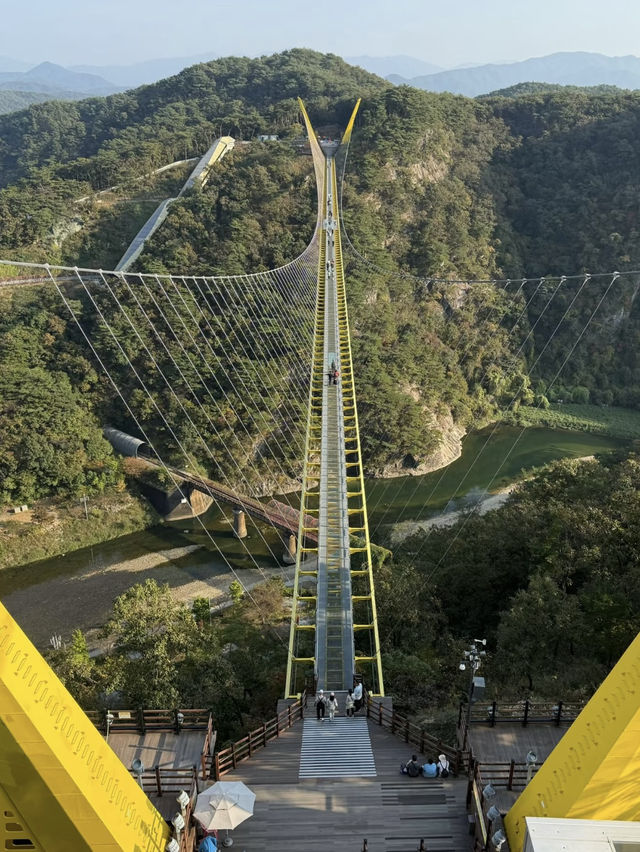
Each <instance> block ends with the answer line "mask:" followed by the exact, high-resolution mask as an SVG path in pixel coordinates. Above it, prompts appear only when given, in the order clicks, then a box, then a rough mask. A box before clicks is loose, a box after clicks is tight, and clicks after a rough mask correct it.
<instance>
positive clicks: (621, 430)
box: [504, 403, 640, 440]
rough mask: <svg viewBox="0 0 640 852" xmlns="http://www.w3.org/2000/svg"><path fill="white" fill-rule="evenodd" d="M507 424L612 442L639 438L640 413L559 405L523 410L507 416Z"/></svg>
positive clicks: (607, 407)
mask: <svg viewBox="0 0 640 852" xmlns="http://www.w3.org/2000/svg"><path fill="white" fill-rule="evenodd" d="M504 422H505V423H509V424H512V425H517V426H549V427H551V428H553V429H571V430H573V431H578V432H592V433H594V434H598V435H609V436H611V437H612V438H621V439H623V440H634V439H637V438H640V411H636V410H635V409H632V408H616V407H614V406H600V405H572V404H569V403H567V404H562V405H559V404H556V405H552V406H551V407H550V408H547V409H543V408H533V407H531V408H529V407H527V406H523V407H522V408H520V409H519V410H518V411H517V412H516V413H515V414H511V413H508V414H506V415H505V416H504Z"/></svg>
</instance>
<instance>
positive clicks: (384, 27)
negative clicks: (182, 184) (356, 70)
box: [0, 0, 640, 67]
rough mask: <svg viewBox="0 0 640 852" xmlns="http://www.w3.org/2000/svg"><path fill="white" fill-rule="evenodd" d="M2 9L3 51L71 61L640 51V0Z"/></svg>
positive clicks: (85, 4) (135, 2) (55, 2)
mask: <svg viewBox="0 0 640 852" xmlns="http://www.w3.org/2000/svg"><path fill="white" fill-rule="evenodd" d="M0 9H1V10H2V16H1V20H2V35H3V39H2V45H1V47H0V52H1V53H3V54H6V55H9V56H12V57H13V58H15V59H22V60H25V61H29V62H40V61H42V60H45V59H47V60H50V61H52V62H58V63H60V64H63V65H71V64H82V63H85V64H89V63H90V64H97V65H101V64H127V65H128V64H132V63H134V62H138V61H142V60H145V59H153V58H158V57H169V56H191V55H194V54H200V53H208V52H210V53H211V54H212V55H214V54H215V55H222V56H224V55H230V54H244V55H250V56H252V55H258V54H262V53H273V52H275V51H279V50H284V49H286V48H289V47H311V48H314V49H316V50H320V51H325V52H332V53H337V54H340V55H342V56H356V55H363V54H368V55H371V56H388V55H391V54H400V53H404V54H408V55H410V56H415V57H417V58H419V59H424V60H426V61H428V62H433V63H435V64H436V65H442V66H445V67H453V66H455V65H460V64H463V63H472V62H490V61H501V60H517V59H526V58H528V57H530V56H542V55H544V54H547V53H553V52H555V51H559V50H570V51H574V50H587V51H594V52H598V53H605V54H607V55H609V56H622V55H625V54H629V53H634V54H638V53H640V39H639V38H638V36H639V35H640V3H638V2H637V0H607V2H602V0H528V1H527V2H524V0H438V2H435V0H342V2H340V3H332V2H329V3H326V4H322V3H314V2H312V0H235V2H225V0H221V2H217V0H27V2H10V0H2V2H1V3H0Z"/></svg>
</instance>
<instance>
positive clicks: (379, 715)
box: [378, 701, 382, 727]
mask: <svg viewBox="0 0 640 852" xmlns="http://www.w3.org/2000/svg"><path fill="white" fill-rule="evenodd" d="M378 724H379V725H380V727H382V701H381V702H380V704H378Z"/></svg>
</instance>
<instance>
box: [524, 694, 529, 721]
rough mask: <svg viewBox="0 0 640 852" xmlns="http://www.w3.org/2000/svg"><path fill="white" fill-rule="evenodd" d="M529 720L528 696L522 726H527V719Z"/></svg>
mask: <svg viewBox="0 0 640 852" xmlns="http://www.w3.org/2000/svg"><path fill="white" fill-rule="evenodd" d="M528 720H529V699H528V698H527V699H526V701H525V702H524V718H523V719H522V727H523V728H526V727H527V721H528Z"/></svg>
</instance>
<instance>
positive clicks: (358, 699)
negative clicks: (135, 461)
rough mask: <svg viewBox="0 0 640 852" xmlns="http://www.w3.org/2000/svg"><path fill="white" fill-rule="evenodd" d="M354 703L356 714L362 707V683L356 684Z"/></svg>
mask: <svg viewBox="0 0 640 852" xmlns="http://www.w3.org/2000/svg"><path fill="white" fill-rule="evenodd" d="M353 701H354V703H355V711H356V713H357V712H358V710H359V709H360V708H361V707H362V681H360V682H358V683H356V685H355V688H354V690H353Z"/></svg>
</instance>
